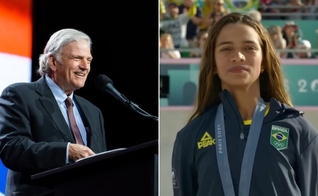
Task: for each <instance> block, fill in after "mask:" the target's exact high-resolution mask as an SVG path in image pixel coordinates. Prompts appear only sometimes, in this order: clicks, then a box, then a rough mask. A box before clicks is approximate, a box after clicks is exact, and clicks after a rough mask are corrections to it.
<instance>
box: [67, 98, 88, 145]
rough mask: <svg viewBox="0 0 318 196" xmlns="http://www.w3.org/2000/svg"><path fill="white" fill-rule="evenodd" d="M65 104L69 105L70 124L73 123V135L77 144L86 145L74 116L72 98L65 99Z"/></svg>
mask: <svg viewBox="0 0 318 196" xmlns="http://www.w3.org/2000/svg"><path fill="white" fill-rule="evenodd" d="M65 104H66V107H67V113H68V119H69V121H70V125H71V129H72V131H73V135H74V137H75V141H76V143H77V144H82V145H84V142H83V139H82V136H81V133H80V131H79V129H78V127H77V124H76V121H75V117H74V113H73V102H72V99H71V98H69V97H67V98H66V99H65Z"/></svg>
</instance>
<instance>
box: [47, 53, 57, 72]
mask: <svg viewBox="0 0 318 196" xmlns="http://www.w3.org/2000/svg"><path fill="white" fill-rule="evenodd" d="M48 62H49V66H50V68H51V70H52V71H55V70H56V63H57V61H56V59H55V57H54V56H49V59H48Z"/></svg>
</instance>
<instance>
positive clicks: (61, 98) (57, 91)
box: [45, 75, 87, 163]
mask: <svg viewBox="0 0 318 196" xmlns="http://www.w3.org/2000/svg"><path fill="white" fill-rule="evenodd" d="M45 79H46V83H47V84H48V86H49V88H50V89H51V91H52V93H53V95H54V98H55V100H56V102H57V105H58V106H59V108H60V110H61V112H62V115H63V117H64V119H65V121H66V123H67V125H68V127H69V128H70V132H71V133H72V130H71V127H70V123H69V120H68V115H67V107H66V104H65V100H66V98H67V95H66V94H65V92H64V91H63V90H62V89H61V88H60V87H59V86H58V85H57V84H55V82H53V80H52V79H51V78H50V77H49V76H48V75H46V76H45ZM69 97H70V98H71V99H72V101H73V106H74V107H73V112H74V116H75V121H76V124H77V126H78V128H79V130H80V133H81V136H82V138H83V141H84V144H85V146H87V132H86V129H85V126H84V123H83V121H82V118H81V116H80V113H79V111H78V108H77V105H76V103H75V102H74V100H73V93H72V94H71V95H70V96H69ZM68 146H69V143H68V144H67V151H66V162H67V163H68V162H69V161H68Z"/></svg>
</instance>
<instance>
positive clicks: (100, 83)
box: [95, 74, 129, 105]
mask: <svg viewBox="0 0 318 196" xmlns="http://www.w3.org/2000/svg"><path fill="white" fill-rule="evenodd" d="M95 85H96V87H97V88H98V90H100V91H102V92H104V91H106V92H108V93H110V94H111V95H112V96H114V97H115V98H116V99H117V100H118V101H120V102H121V103H122V104H124V105H126V104H127V103H128V102H129V100H127V98H126V97H125V96H124V95H122V94H121V93H120V92H118V91H117V90H116V88H115V87H114V86H113V81H112V80H111V79H110V78H109V77H107V76H105V75H103V74H100V75H98V76H97V78H96V80H95Z"/></svg>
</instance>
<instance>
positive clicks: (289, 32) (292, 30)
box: [285, 26, 295, 36]
mask: <svg viewBox="0 0 318 196" xmlns="http://www.w3.org/2000/svg"><path fill="white" fill-rule="evenodd" d="M285 33H286V34H287V35H288V36H291V35H293V34H294V33H295V28H294V27H293V26H287V27H286V28H285Z"/></svg>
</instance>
